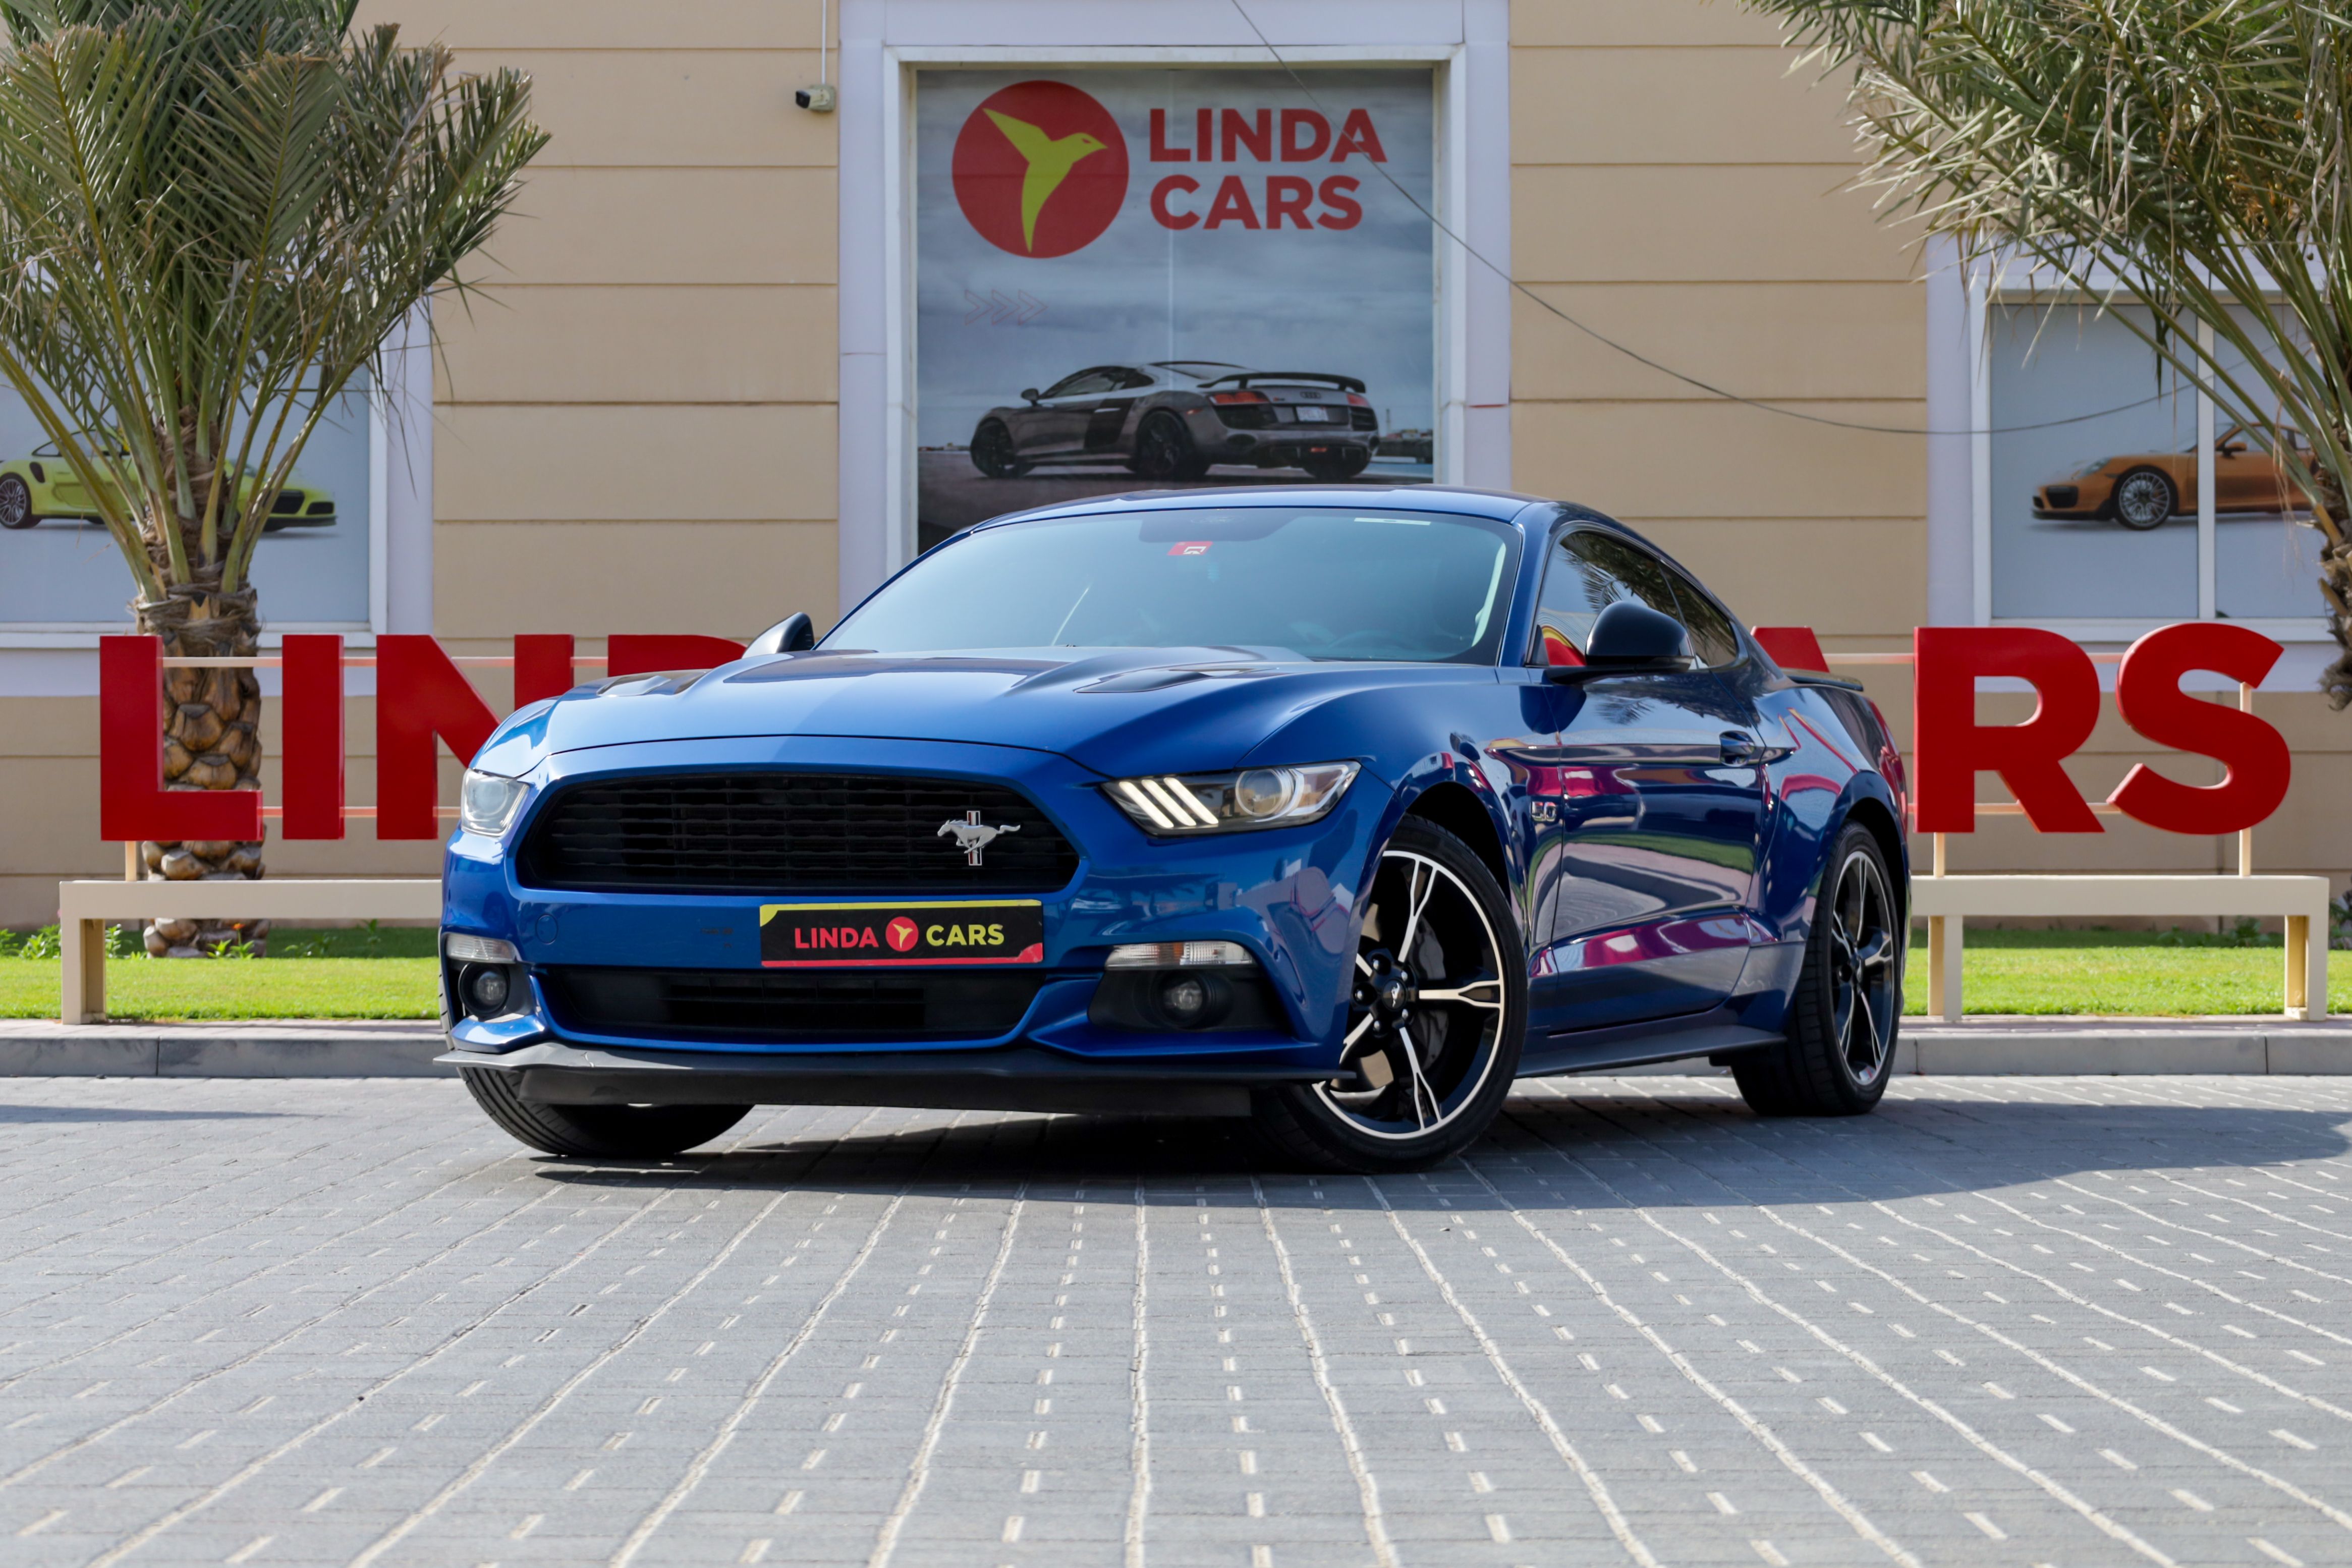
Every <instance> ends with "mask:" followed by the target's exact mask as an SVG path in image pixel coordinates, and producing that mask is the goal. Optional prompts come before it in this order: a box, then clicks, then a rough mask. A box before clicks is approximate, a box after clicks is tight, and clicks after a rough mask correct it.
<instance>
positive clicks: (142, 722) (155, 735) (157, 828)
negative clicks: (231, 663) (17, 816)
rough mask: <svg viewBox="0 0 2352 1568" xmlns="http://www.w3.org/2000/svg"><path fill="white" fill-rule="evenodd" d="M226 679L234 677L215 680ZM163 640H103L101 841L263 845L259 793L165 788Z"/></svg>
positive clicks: (100, 668)
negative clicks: (194, 840) (114, 839)
mask: <svg viewBox="0 0 2352 1568" xmlns="http://www.w3.org/2000/svg"><path fill="white" fill-rule="evenodd" d="M216 673H217V674H219V675H222V676H226V678H227V679H232V680H234V679H236V671H235V670H221V671H218V672H216ZM98 833H99V837H101V838H124V839H140V838H153V839H159V840H161V841H162V842H163V843H166V844H170V843H173V842H176V841H180V840H184V839H191V838H193V839H196V840H199V841H205V840H217V839H227V840H228V841H230V842H232V843H251V842H254V841H256V840H258V839H259V838H260V837H261V792H260V791H259V790H251V789H165V788H164V787H163V638H162V637H100V638H99V639H98Z"/></svg>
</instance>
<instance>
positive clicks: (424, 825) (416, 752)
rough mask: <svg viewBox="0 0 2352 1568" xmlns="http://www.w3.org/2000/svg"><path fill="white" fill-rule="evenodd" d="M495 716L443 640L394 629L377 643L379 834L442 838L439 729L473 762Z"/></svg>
mask: <svg viewBox="0 0 2352 1568" xmlns="http://www.w3.org/2000/svg"><path fill="white" fill-rule="evenodd" d="M497 728H498V720H497V719H496V718H494V717H493V716H492V715H491V713H490V710H488V708H486V707H484V706H483V705H482V700H481V699H480V698H479V697H478V696H476V695H475V692H474V689H473V687H472V686H471V685H469V684H467V680H466V678H465V677H464V676H462V675H460V674H458V673H457V666H456V665H454V664H452V663H450V662H449V656H448V655H447V654H446V653H443V652H442V651H441V645H440V644H439V643H437V642H435V641H434V640H433V639H432V638H431V637H424V636H420V635H417V634H415V633H405V634H403V633H394V634H389V635H386V636H384V637H379V638H377V639H376V645H375V836H376V837H378V838H437V837H440V831H439V824H438V822H436V819H435V808H436V807H437V806H438V805H440V804H441V789H440V784H441V780H440V768H439V766H438V761H439V759H438V758H437V756H436V753H435V752H434V749H433V741H434V737H435V736H436V735H437V736H439V737H440V738H441V739H442V740H445V741H446V742H449V749H450V750H451V751H453V752H457V760H458V761H459V762H461V763H470V762H472V761H473V760H474V753H475V752H478V751H480V750H481V749H482V742H485V741H487V740H488V739H489V738H490V731H492V730H495V729H497Z"/></svg>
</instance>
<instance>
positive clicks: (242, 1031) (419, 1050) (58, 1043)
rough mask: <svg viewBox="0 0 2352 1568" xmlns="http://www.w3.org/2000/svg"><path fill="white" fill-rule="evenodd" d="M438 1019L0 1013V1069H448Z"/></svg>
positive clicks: (109, 1073) (390, 1073)
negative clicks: (83, 1019) (75, 1021)
mask: <svg viewBox="0 0 2352 1568" xmlns="http://www.w3.org/2000/svg"><path fill="white" fill-rule="evenodd" d="M447 1048H448V1043H447V1041H446V1039H445V1038H444V1037H443V1036H442V1034H441V1030H440V1028H439V1026H437V1025H433V1024H411V1023H394V1022H384V1023H375V1022H368V1021H356V1022H352V1023H312V1022H308V1021H304V1020H300V1019H293V1020H289V1021H288V1022H285V1023H282V1024H280V1023H275V1022H269V1021H256V1022H252V1023H240V1024H83V1025H66V1024H59V1023H56V1022H54V1021H50V1020H45V1019H21V1018H7V1019H0V1078H446V1077H447V1076H449V1069H448V1068H444V1067H436V1066H435V1065H434V1061H433V1058H435V1057H437V1056H439V1055H440V1054H441V1053H442V1052H443V1051H445V1050H446V1049H447Z"/></svg>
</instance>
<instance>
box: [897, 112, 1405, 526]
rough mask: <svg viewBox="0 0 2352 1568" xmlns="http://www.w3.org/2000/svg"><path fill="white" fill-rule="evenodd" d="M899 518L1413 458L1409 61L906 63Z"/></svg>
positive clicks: (1395, 466) (1348, 469)
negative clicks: (905, 475) (907, 263)
mask: <svg viewBox="0 0 2352 1568" xmlns="http://www.w3.org/2000/svg"><path fill="white" fill-rule="evenodd" d="M915 122H916V166H917V174H916V181H917V190H916V203H915V229H916V253H917V288H916V292H917V317H918V321H917V348H916V366H917V368H916V427H917V445H918V447H919V452H918V461H917V466H918V483H917V487H916V489H917V508H918V511H917V516H918V521H919V533H920V539H921V542H922V543H923V544H925V545H929V544H931V543H934V542H937V541H938V540H940V539H941V538H944V537H945V536H946V535H947V534H948V533H950V532H952V531H955V530H956V529H959V528H963V527H968V526H969V525H971V523H974V522H978V521H981V520H982V519H984V518H988V517H992V516H995V515H997V514H998V513H1000V512H1005V511H1012V510H1017V509H1019V508H1022V507H1027V506H1036V505H1041V504H1045V503H1049V502H1053V501H1058V500H1070V499H1074V498H1076V497H1080V496H1086V495H1095V494H1102V493H1106V492H1108V491H1113V490H1122V489H1135V488H1138V487H1139V486H1150V487H1158V488H1164V487H1170V486H1176V487H1199V486H1214V485H1221V484H1223V485H1230V484H1265V483H1269V482H1276V483H1278V482H1284V481H1296V482H1298V483H1329V482H1332V481H1334V480H1345V479H1356V478H1362V479H1367V480H1379V481H1381V482H1388V483H1394V482H1397V481H1400V480H1402V481H1406V482H1411V481H1414V480H1425V479H1428V478H1429V477H1430V475H1431V472H1432V458H1433V456H1434V453H1433V450H1432V447H1431V442H1430V437H1429V431H1430V430H1431V429H1433V427H1434V426H1435V424H1436V419H1435V407H1434V399H1435V385H1436V360H1435V339H1436V318H1435V313H1434V312H1435V304H1434V282H1435V278H1434V267H1435V258H1434V251H1433V246H1432V243H1431V230H1430V226H1429V220H1428V218H1427V216H1425V214H1424V213H1423V211H1422V210H1421V209H1422V208H1423V207H1426V206H1427V205H1428V204H1429V202H1430V201H1431V199H1432V195H1431V193H1432V182H1433V156H1434V136H1435V125H1434V120H1433V97H1432V80H1431V78H1430V74H1429V72H1428V71H1427V70H1426V69H1425V68H1413V69H1348V70H1329V71H1324V70H1318V71H1317V72H1315V73H1314V74H1313V75H1312V76H1311V77H1310V78H1308V79H1307V82H1306V84H1305V85H1302V84H1301V83H1300V82H1299V81H1298V80H1297V79H1293V78H1292V77H1291V76H1290V75H1289V74H1288V73H1286V72H1283V71H1280V70H1274V69H1265V70H1260V69H1181V70H1129V69H1099V70H1097V69H1083V70H1071V71H1056V72H1051V73H1046V72H1040V71H1034V70H1033V71H972V70H940V71H924V72H922V73H920V74H919V77H918V80H917V95H916V116H915Z"/></svg>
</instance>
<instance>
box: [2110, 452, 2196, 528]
mask: <svg viewBox="0 0 2352 1568" xmlns="http://www.w3.org/2000/svg"><path fill="white" fill-rule="evenodd" d="M2107 505H2108V510H2111V511H2112V512H2113V513H2114V514H2115V519H2116V521H2117V522H2119V523H2121V524H2123V525H2124V526H2125V527H2126V528H2128V529H2130V530H2131V531H2133V532H2135V533H2145V532H2147V531H2148V530H2150V529H2155V528H2162V527H2163V526H2164V525H2165V523H2166V522H2167V521H2168V520H2169V519H2170V518H2171V517H2172V514H2173V513H2175V512H2177V511H2179V510H2180V492H2179V490H2178V489H2174V488H2173V484H2172V479H2171V478H2170V477H2169V476H2168V475H2167V474H2166V473H2165V472H2164V471H2163V470H2162V469H2160V468H2133V469H2131V470H2130V471H2129V472H2127V473H2126V474H2125V475H2124V477H2123V478H2121V479H2117V480H2116V489H2115V496H2114V499H2113V500H2110V501H2109V502H2108V503H2107Z"/></svg>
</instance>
